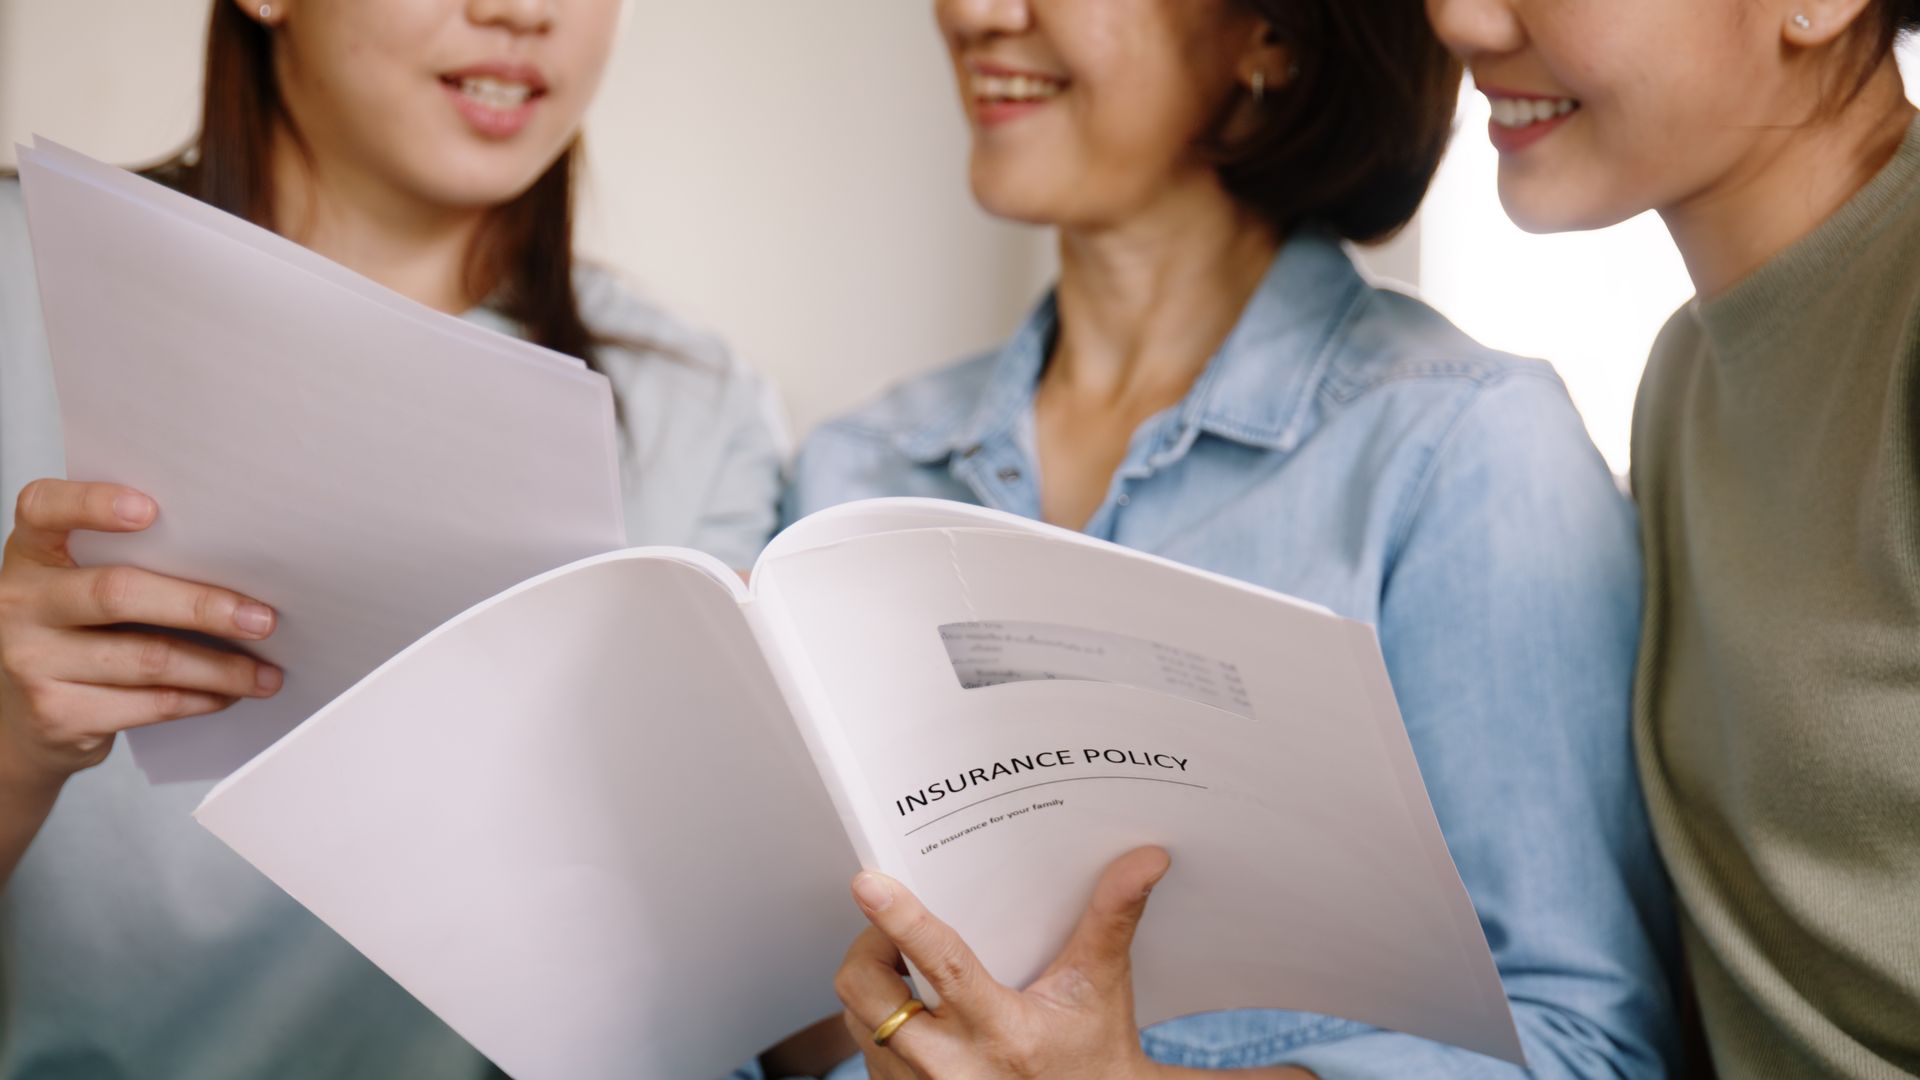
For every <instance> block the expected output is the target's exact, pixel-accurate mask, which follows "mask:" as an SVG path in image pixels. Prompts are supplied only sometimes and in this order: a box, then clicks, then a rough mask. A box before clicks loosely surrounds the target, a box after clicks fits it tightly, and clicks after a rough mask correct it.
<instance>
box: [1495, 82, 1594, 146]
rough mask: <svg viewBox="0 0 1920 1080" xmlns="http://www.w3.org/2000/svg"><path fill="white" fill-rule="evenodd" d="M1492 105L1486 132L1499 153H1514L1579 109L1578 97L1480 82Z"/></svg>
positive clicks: (1555, 128) (1546, 134) (1554, 127)
mask: <svg viewBox="0 0 1920 1080" xmlns="http://www.w3.org/2000/svg"><path fill="white" fill-rule="evenodd" d="M1480 90H1481V92H1482V93H1484V94H1486V95H1487V101H1488V103H1489V104H1490V105H1491V106H1492V112H1493V116H1492V119H1491V122H1489V123H1488V125H1487V135H1488V138H1490V139H1491V140H1492V141H1493V145H1494V148H1495V149H1497V150H1499V151H1500V152H1501V153H1502V154H1517V153H1519V152H1521V151H1522V150H1525V149H1527V148H1528V147H1530V146H1532V145H1533V144H1535V143H1537V142H1539V141H1540V140H1541V139H1544V138H1546V137H1547V136H1548V135H1549V134H1552V133H1553V132H1554V131H1556V130H1558V129H1559V128H1560V127H1561V125H1563V124H1565V123H1567V121H1569V120H1571V119H1572V118H1573V117H1574V116H1576V115H1578V113H1579V112H1580V107H1581V106H1580V100H1579V99H1578V98H1572V97H1564V96H1560V95H1554V94H1538V93H1529V92H1525V91H1517V90H1507V89H1503V88H1499V87H1492V86H1484V85H1483V86H1481V87H1480Z"/></svg>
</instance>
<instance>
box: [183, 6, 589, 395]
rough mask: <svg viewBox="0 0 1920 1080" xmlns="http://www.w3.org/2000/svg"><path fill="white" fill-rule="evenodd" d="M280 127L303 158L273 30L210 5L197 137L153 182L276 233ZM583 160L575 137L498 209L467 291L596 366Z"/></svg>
mask: <svg viewBox="0 0 1920 1080" xmlns="http://www.w3.org/2000/svg"><path fill="white" fill-rule="evenodd" d="M276 125H281V126H284V127H285V129H286V131H287V132H288V133H289V134H290V135H291V136H292V137H293V138H294V140H295V142H296V144H297V145H300V147H301V149H302V151H303V152H305V149H306V147H305V144H304V143H303V142H301V139H300V132H299V128H298V127H297V126H296V125H295V124H294V122H293V117H292V116H291V115H290V114H289V113H288V112H287V107H286V102H285V100H284V99H283V98H282V97H281V94H280V84H279V80H278V79H277V78H276V77H275V74H274V59H273V31H271V30H269V29H268V28H267V27H265V26H262V25H261V24H260V23H258V22H255V21H254V20H252V19H250V18H248V17H247V16H246V14H245V13H244V12H242V11H241V10H240V8H239V7H238V6H237V5H236V4H234V3H233V2H232V0H213V17H212V19H211V20H210V21H209V23H208V26H207V64H206V83H205V89H204V91H203V99H202V104H201V112H200V133H199V135H198V136H197V137H196V138H195V140H194V142H193V144H192V145H191V146H190V147H189V148H188V149H187V150H186V151H185V152H184V153H182V154H180V155H179V156H177V157H175V158H174V159H172V160H171V161H168V162H166V163H164V164H161V165H159V166H156V167H155V168H153V169H151V170H148V173H149V175H154V176H156V177H157V178H159V179H161V180H164V181H165V182H167V183H169V184H171V185H172V186H174V187H177V188H179V189H180V190H181V191H183V192H185V193H186V194H188V195H191V196H193V197H194V198H196V199H199V200H201V201H202V202H205V203H208V204H210V205H213V206H217V207H219V208H220V209H222V210H225V211H227V212H228V213H232V214H236V215H238V216H240V217H243V218H246V219H247V220H248V221H251V222H253V223H254V224H256V225H260V226H263V227H266V228H272V227H273V225H274V209H275V207H274V205H273V191H274V188H273V182H272V176H271V175H270V173H269V170H270V169H271V160H272V159H271V156H270V149H271V147H272V145H273V134H274V128H275V126H276ZM580 157H581V149H580V142H579V140H578V139H576V140H574V142H573V144H572V145H570V146H569V147H568V148H567V151H566V152H565V153H564V154H562V155H561V156H560V159H559V160H558V161H555V162H554V163H553V165H552V166H551V167H549V168H548V169H547V171H546V172H545V173H544V174H542V175H541V177H540V178H539V179H538V180H536V181H534V183H533V186H532V187H529V188H528V189H527V190H526V191H524V192H521V193H520V195H519V196H518V197H516V198H514V199H513V200H512V201H511V202H508V203H505V204H503V205H501V206H499V207H496V208H494V210H493V212H492V213H491V214H490V215H489V216H488V219H487V221H486V223H485V224H484V225H483V226H482V228H481V229H480V232H479V234H478V235H477V236H476V237H475V240H474V244H473V248H472V250H470V251H469V252H468V253H467V267H466V285H467V289H468V291H469V292H470V293H471V294H472V295H474V296H478V297H487V298H488V299H489V301H490V302H491V303H492V304H493V306H494V307H495V308H496V309H497V310H499V311H500V313H501V314H503V315H505V316H507V317H508V318H510V319H512V320H514V321H515V322H517V323H519V324H520V325H521V327H522V328H523V330H524V332H525V334H526V336H527V338H528V340H530V341H533V342H535V343H536V344H539V345H544V346H546V347H547V348H549V349H552V350H554V351H556V352H562V353H566V354H568V355H569V356H576V357H579V358H580V359H582V360H584V361H586V362H587V364H588V365H589V366H592V367H595V368H597V367H598V364H597V363H596V361H595V359H594V356H593V347H594V345H596V344H598V343H599V339H597V338H596V337H595V335H594V334H593V333H592V331H590V330H588V328H587V324H586V321H585V320H584V319H583V318H581V315H580V304H579V298H578V297H576V296H575V295H574V288H573V181H574V176H575V174H576V172H577V171H578V167H579V163H580Z"/></svg>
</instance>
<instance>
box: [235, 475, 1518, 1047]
mask: <svg viewBox="0 0 1920 1080" xmlns="http://www.w3.org/2000/svg"><path fill="white" fill-rule="evenodd" d="M751 581H752V584H751V586H746V585H743V584H742V583H741V581H740V579H739V577H738V576H737V575H736V574H735V573H733V572H732V571H731V570H729V569H728V568H727V567H725V566H722V565H720V564H719V563H717V562H715V561H714V560H712V559H710V558H707V557H705V556H703V555H700V554H699V553H696V552H691V551H684V550H679V549H635V550H631V551H623V552H617V553H614V554H608V555H603V556H599V557H595V558H591V559H587V560H585V561H582V562H578V563H575V564H573V565H571V566H568V567H566V568H564V569H561V570H557V571H554V572H551V573H548V574H546V575H544V576H541V577H539V578H536V579H534V580H531V581H529V582H526V583H524V584H522V585H519V586H517V587H515V588H512V589H510V590H508V591H507V592H504V593H502V594H500V595H498V596H496V597H494V598H492V599H490V600H488V601H486V602H484V603H482V604H480V605H478V606H476V607H474V608H472V609H470V610H468V611H467V612H466V613H464V614H462V615H460V616H459V617H457V618H455V619H454V620H452V621H451V622H449V623H447V624H445V625H443V626H441V627H440V628H439V629H437V630H435V631H434V632H433V633H431V634H430V635H428V636H427V637H425V638H423V639H422V640H420V641H419V642H417V643H416V644H414V645H413V646H411V647H410V648H408V649H407V650H406V651H404V652H402V653H401V654H400V655H399V656H397V657H395V658H394V659H393V660H391V661H389V662H388V663H387V664H385V665H384V666H382V667H381V668H379V669H378V670H377V671H375V672H374V673H373V674H372V675H370V676H369V677H368V678H367V679H366V680H364V681H363V682H361V683H360V684H359V685H357V686H355V687H354V688H353V689H352V690H350V691H349V692H347V693H346V694H345V695H343V696H342V697H341V698H339V699H338V700H336V701H335V702H333V703H332V704H331V705H329V706H328V707H327V708H326V709H324V710H322V711H321V712H320V713H319V714H318V715H316V716H314V717H313V718H312V719H311V720H309V721H307V722H306V723H305V724H303V725H302V726H301V727H300V728H298V729H297V730H295V731H294V732H293V733H292V734H291V735H289V736H288V737H287V738H285V739H283V740H281V741H280V742H279V743H278V744H276V745H275V746H274V747H273V748H272V749H270V750H268V751H267V752H266V753H264V754H262V755H261V756H260V757H258V758H257V759H255V760H254V761H252V762H251V763H249V764H248V765H247V766H245V767H244V768H242V769H241V770H240V771H239V772H237V773H236V774H235V775H233V776H232V777H230V778H228V779H227V780H226V781H225V782H223V783H222V784H220V785H219V786H218V787H216V788H215V789H214V790H213V791H212V793H211V794H209V795H208V797H207V799H206V801H205V802H204V803H203V804H202V805H201V807H200V809H199V811H198V812H197V817H198V818H199V820H200V821H201V823H202V824H204V825H205V826H206V827H207V828H209V829H211V830H212V831H213V832H214V833H215V834H217V835H218V836H219V837H220V838H221V839H222V840H224V841H225V842H226V843H228V844H229V845H231V846H232V847H233V848H234V850H236V851H237V852H239V853H240V854H241V855H242V856H244V857H245V858H246V859H248V860H249V861H251V862H252V863H253V864H254V865H256V866H258V867H259V868H260V869H261V870H262V871H264V872H265V873H266V874H267V875H268V876H269V877H271V878H272V879H273V880H274V881H275V882H277V883H278V884H279V885H280V886H281V887H282V888H284V889H286V890H287V891H288V892H289V893H291V894H292V895H293V896H294V897H295V898H297V899H298V900H300V901H301V902H302V903H304V904H305V905H307V906H308V907H309V908H311V909H312V910H313V911H314V912H315V913H316V914H317V915H319V917H320V918H322V919H324V920H325V921H326V922H328V923H329V924H331V925H332V926H333V927H334V928H335V929H337V930H338V931H339V932H340V933H341V934H342V935H343V936H345V937H346V939H347V940H348V941H350V942H352V943H353V944H354V945H355V946H357V947H358V948H359V949H360V950H361V951H362V952H364V953H366V955H367V956H369V957H371V958H372V959H373V960H374V961H375V962H376V963H378V964H379V965H380V966H381V967H383V968H384V969H385V970H386V971H387V972H389V973H390V974H391V975H392V976H393V977H394V978H395V979H397V980H398V981H399V982H400V984H401V985H403V986H405V987H406V988H407V989H408V990H410V991H411V992H412V993H414V994H415V995H416V996H417V997H419V998H420V1000H421V1001H423V1002H424V1003H426V1005H427V1006H428V1007H429V1008H431V1009H433V1010H434V1011H435V1012H436V1013H438V1014H439V1015H440V1016H441V1017H442V1018H444V1019H445V1020H446V1021H447V1022H448V1023H449V1024H450V1025H452V1027H453V1028H454V1029H455V1030H456V1031H459V1032H460V1033H461V1034H462V1035H464V1036H466V1037H467V1038H468V1039H469V1040H471V1041H472V1042H473V1043H474V1045H475V1046H476V1047H478V1048H479V1049H480V1050H481V1051H482V1052H484V1053H486V1054H487V1055H488V1056H489V1057H491V1058H492V1059H493V1060H494V1061H496V1062H497V1063H498V1064H500V1065H501V1066H502V1067H504V1068H505V1069H506V1070H507V1071H508V1072H509V1073H512V1074H513V1075H515V1076H518V1077H521V1078H522V1080H536V1078H573V1077H632V1076H644V1077H699V1076H717V1075H721V1074H724V1073H725V1072H726V1071H727V1070H728V1068H729V1067H731V1066H732V1065H734V1064H737V1063H738V1062H740V1061H742V1060H745V1059H746V1058H748V1057H749V1056H750V1055H752V1054H753V1053H755V1052H757V1051H758V1050H759V1049H761V1048H763V1047H765V1046H767V1045H770V1044H772V1043H774V1042H775V1041H777V1040H778V1039H780V1038H781V1037H782V1036H784V1035H786V1034H787V1033H789V1032H791V1031H793V1030H796V1029H798V1028H800V1027H802V1026H804V1025H806V1024H807V1023H809V1022H811V1021H814V1020H817V1019H819V1018H821V1017H823V1016H827V1015H831V1014H833V1013H834V1012H836V1011H837V1010H838V1005H837V1003H836V1002H835V1001H834V998H833V993H832V986H831V984H832V977H833V973H834V971H835V970H836V969H837V967H838V965H839V962H840V958H841V955H842V953H843V952H844V951H845V949H846V948H847V946H848V945H849V944H850V943H851V941H852V940H853V938H854V936H855V935H856V934H857V933H858V932H859V930H860V929H861V928H862V926H863V925H864V923H863V920H862V919H861V917H860V916H859V914H858V912H857V910H856V909H855V907H854V905H853V901H852V899H851V898H850V896H849V895H848V883H849V881H850V879H851V878H852V877H853V875H854V874H855V872H856V871H857V870H858V869H859V868H860V867H862V866H866V867H870V868H875V869H879V870H882V871H885V872H886V873H889V874H892V875H893V876H895V877H897V878H899V879H900V880H901V881H903V882H905V883H906V884H907V885H908V886H909V887H910V888H912V889H914V890H915V891H916V892H917V893H918V894H919V895H920V896H921V897H922V898H923V899H924V900H925V901H926V902H927V903H928V904H929V905H930V906H931V907H932V909H933V910H934V911H936V912H938V913H939V914H940V915H941V916H942V917H943V918H945V919H946V920H948V921H949V922H951V923H952V924H953V925H954V926H955V927H956V928H957V929H958V930H959V932H960V933H961V934H962V935H964V936H965V938H966V939H967V941H968V942H970V943H971V944H972V945H973V947H974V948H975V949H976V951H977V952H978V953H979V955H980V957H981V959H982V960H983V961H984V962H985V964H986V966H987V967H988V969H989V970H990V971H991V972H992V973H993V974H994V975H995V977H997V978H998V979H1000V980H1001V981H1003V982H1005V983H1008V984H1011V985H1014V986H1020V985H1023V984H1025V983H1026V982H1028V981H1029V980H1031V979H1032V978H1034V977H1035V976H1036V975H1038V974H1039V973H1040V971H1041V970H1042V969H1043V967H1044V966H1045V965H1046V964H1047V963H1048V962H1049V961H1050V960H1051V959H1052V957H1053V956H1055V955H1056V954H1057V953H1058V951H1059V949H1060V948H1061V946H1062V945H1063V944H1064V943H1065V942H1066V940H1067V938H1068V936H1069V933H1070V931H1071V928H1072V927H1073V925H1074V923H1075V921H1076V920H1077V918H1078V917H1079V915H1080V913H1081V911H1082V910H1083V909H1084V906H1085V904H1086V902H1087V899H1088V897H1089V895H1090V892H1091V889H1092V886H1093V883H1094V881H1095V880H1096V879H1097V877H1098V876H1099V874H1100V872H1101V870H1102V868H1104V867H1105V865H1106V864H1107V863H1108V862H1109V861H1110V860H1112V859H1113V858H1115V857H1117V856H1119V855H1121V854H1123V853H1124V852H1126V851H1129V850H1131V849H1133V848H1135V847H1137V846H1140V845H1143V844H1149V843H1152V844H1160V845H1163V846H1164V847H1166V848H1167V849H1168V850H1169V851H1170V852H1171V853H1172V856H1173V868H1172V871H1171V873H1169V874H1168V876H1167V877H1166V879H1165V880H1164V881H1163V882H1162V883H1161V885H1160V886H1159V887H1158V888H1157V889H1156V890H1155V892H1154V896H1153V900H1152V903H1151V904H1150V905H1149V908H1148V913H1147V916H1146V919H1145V921H1144V923H1143V925H1142V926H1141V928H1140V933H1139V937H1138V939H1137V941H1136V944H1135V946H1134V982H1135V989H1136V995H1137V1005H1138V1010H1139V1019H1140V1021H1141V1022H1142V1023H1152V1022H1155V1021H1159V1020H1164V1019H1168V1018H1171V1017H1175V1016H1180V1015H1185V1014H1189V1013H1195V1012H1201V1011H1207V1010H1214V1009H1227V1008H1243V1007H1256V1006H1264V1007H1275V1008H1286V1009H1301V1010H1308V1011H1313V1012H1320V1013H1331V1014H1334V1015H1339V1016H1344V1017H1349V1018H1352V1019H1355V1020H1360V1021H1364V1022H1368V1023H1373V1024H1378V1025H1380V1026H1383V1027H1389V1028H1395V1029H1398V1030H1401V1031H1406V1032H1410V1033H1413V1034H1416V1035H1421V1036H1426V1037H1428V1038H1432V1039H1437V1040H1441V1041H1444V1042H1449V1043H1453V1044H1457V1045H1459V1046H1462V1047H1466V1048H1469V1049H1472V1050H1476V1051H1479V1052H1482V1053H1485V1054H1489V1055H1492V1056H1495V1057H1500V1058H1505V1059H1507V1060H1511V1061H1516V1062H1518V1061H1520V1060H1521V1051H1520V1048H1519V1043H1518V1040H1517V1037H1516V1034H1515V1030H1514V1026H1513V1021H1512V1018H1511V1014H1510V1012H1509V1010H1508V1006H1507V1003H1506V999H1505V997H1504V995H1503V993H1502V990H1501V985H1500V981H1499V978H1498V976H1497V974H1496V972H1495V968H1494V964H1493V960H1492V957H1491V955H1490V953H1489V951H1488V948H1487V944H1486V941H1485V938H1484V937H1483V935H1482V932H1481V928H1480V925H1479V922H1478V921H1477V919H1476V918H1475V915H1474V911H1473V908H1472V905H1471V904H1470V902H1469V900H1468V897H1467V894H1466V891H1465V889H1464V888H1463V887H1462V885H1461V882H1460V878H1459V876H1458V874H1457V873H1456V871H1455V869H1454V867H1453V864H1452V861H1451V859H1450V858H1449V856H1448V853H1447V849H1446V845H1445V843H1444V841H1443V840H1442V838H1441V834H1440V830H1439V827H1438V825H1437V824H1436V822H1435V819H1434V815H1433V811H1432V808H1431V806H1430V804H1429V802H1428V799H1427V796H1426V792H1425V789H1424V788H1423V786H1422V784H1421V780H1420V776H1419V772H1418V770H1417V768H1416V766H1415V762H1414V757H1413V753H1412V750H1411V747H1410V744H1409V743H1408V740H1407V736H1406V732H1405V728H1404V727H1403V725H1402V723H1401V721H1400V718H1399V715H1398V713H1397V711H1396V708H1395V705H1394V700H1393V694H1392V691H1391V689H1390V687H1389V685H1388V681H1387V672H1386V668H1385V664H1384V662H1383V660H1382V658H1381V653H1380V650H1379V647H1378V645H1377V642H1376V638H1375V636H1374V634H1373V632H1372V630H1371V629H1370V628H1369V627H1368V626H1366V625H1365V624H1362V623H1358V622H1354V621H1351V620H1348V619H1343V618H1339V617H1337V616H1334V615H1332V614H1330V613H1329V612H1327V611H1325V610H1323V609H1321V608H1318V607H1315V606H1313V605H1309V604H1306V603H1303V602H1300V601H1297V600H1292V599H1289V598H1287V597H1284V596H1281V595H1278V594H1276V593H1272V592H1268V591H1266V590H1263V589H1259V588H1256V587H1253V586H1250V585H1246V584H1242V583H1239V582H1235V581H1232V580H1229V579H1226V578H1222V577H1217V576H1214V575H1210V574H1206V573H1202V572H1199V571H1196V570H1192V569H1189V568H1185V567H1182V566H1179V565H1177V564H1174V563H1171V562H1167V561H1164V560H1161V559H1157V558H1154V557H1151V556H1146V555H1142V554H1139V553H1137V552H1132V551H1128V550H1126V549H1123V548H1119V547H1116V546H1113V545H1110V544H1106V543H1102V542H1098V541H1094V540H1090V539H1087V538H1085V537H1082V536H1080V535H1078V534H1075V533H1071V532H1067V531H1064V530H1059V529H1053V528H1050V527H1047V526H1044V525H1038V524H1035V523H1032V522H1028V521H1025V520H1023V519H1020V518H1016V517H1012V516H1009V515H1006V514H1001V513H998V512H994V511H989V510H982V509H977V508H972V507H965V506H961V505H957V504H951V503H942V502H932V501H922V500H877V501H870V502H861V503H852V504H848V505H846V506H843V507H839V508H836V509H833V510H829V511H826V512H823V513H821V514H817V515H814V516H812V517H810V518H807V519H805V520H803V521H801V522H799V523H798V524H796V525H794V526H793V527H791V528H789V529H788V530H787V531H786V532H785V533H783V534H782V535H781V536H780V537H778V538H776V539H775V541H774V542H773V544H772V545H771V546H770V547H769V549H768V550H767V551H766V553H765V554H764V555H763V557H762V558H761V560H760V562H759V564H758V566H757V567H756V568H755V570H754V571H753V574H752V579H751ZM922 990H923V991H924V990H925V988H924V987H923V988H922ZM903 996H904V993H903Z"/></svg>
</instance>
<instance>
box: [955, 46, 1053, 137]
mask: <svg viewBox="0 0 1920 1080" xmlns="http://www.w3.org/2000/svg"><path fill="white" fill-rule="evenodd" d="M966 71H967V92H968V95H969V96H970V97H971V98H972V99H973V115H974V119H975V120H976V121H977V122H978V123H979V124H980V125H981V126H983V127H998V126H999V125H1001V124H1005V123H1008V122H1009V121H1013V120H1017V119H1020V118H1022V117H1025V116H1030V115H1032V114H1034V113H1035V112H1038V111H1040V110H1041V109H1044V108H1046V107H1047V106H1048V105H1050V104H1052V103H1053V102H1054V101H1055V100H1057V99H1058V98H1059V97H1060V95H1062V94H1064V93H1066V92H1067V87H1068V86H1069V85H1070V84H1071V80H1068V79H1066V78H1063V77H1061V76H1058V75H1053V74H1049V73H1047V72H1043V71H1032V70H1022V69H1020V68H1014V67H1008V66H1004V65H1001V64H996V63H991V62H985V61H974V62H972V63H969V64H968V65H967V66H966Z"/></svg>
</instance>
